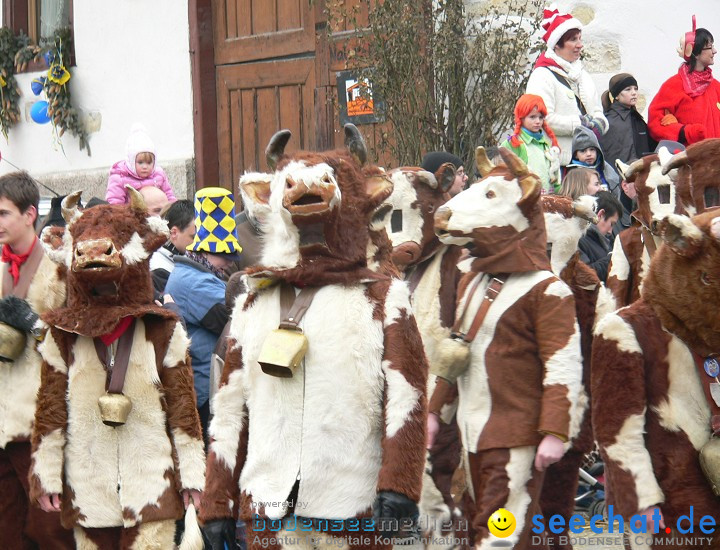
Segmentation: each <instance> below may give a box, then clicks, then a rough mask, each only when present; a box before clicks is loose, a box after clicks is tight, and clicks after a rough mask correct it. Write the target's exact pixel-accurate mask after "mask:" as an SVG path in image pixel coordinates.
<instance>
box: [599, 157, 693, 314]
mask: <svg viewBox="0 0 720 550" xmlns="http://www.w3.org/2000/svg"><path fill="white" fill-rule="evenodd" d="M678 145H679V144H678ZM681 147H682V146H681ZM671 157H672V154H671V153H670V152H669V151H668V149H667V148H666V147H663V146H661V147H659V148H658V153H657V154H653V155H647V156H645V157H643V158H641V159H638V160H636V161H635V162H633V163H632V164H630V165H629V166H628V165H627V164H624V163H623V162H622V161H618V162H617V167H618V170H619V171H620V172H621V173H622V176H623V179H625V180H626V181H628V182H632V183H634V184H635V190H636V192H637V199H636V200H637V208H636V210H635V211H634V212H633V213H632V217H633V218H634V219H635V220H636V224H635V225H632V226H630V227H628V228H627V229H626V230H624V231H622V232H621V233H620V234H618V236H617V237H615V244H614V246H613V251H612V256H611V258H610V265H609V266H608V278H607V288H608V289H609V290H610V291H611V292H612V296H613V297H614V299H615V308H613V309H616V308H620V307H624V306H626V305H629V304H631V303H632V302H634V301H635V300H637V299H638V298H640V290H641V288H642V282H643V279H644V278H645V275H646V274H647V270H648V268H649V267H650V260H651V259H652V257H653V254H654V253H655V250H656V249H657V247H658V246H660V243H661V239H660V235H659V234H658V231H657V226H658V223H659V222H660V221H661V220H662V219H663V218H664V217H665V216H667V215H668V214H672V213H676V214H682V213H684V212H685V210H684V206H683V204H682V201H681V200H679V199H680V197H679V196H678V194H677V193H676V189H675V184H674V182H673V180H672V178H671V175H670V174H663V173H662V166H663V164H664V163H666V162H668V161H669V160H670V158H671ZM673 175H674V174H673Z"/></svg>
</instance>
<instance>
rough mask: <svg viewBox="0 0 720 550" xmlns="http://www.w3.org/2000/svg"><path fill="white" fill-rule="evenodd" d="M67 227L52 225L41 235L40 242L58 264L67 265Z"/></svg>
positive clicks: (49, 256)
mask: <svg viewBox="0 0 720 550" xmlns="http://www.w3.org/2000/svg"><path fill="white" fill-rule="evenodd" d="M65 231H68V229H67V228H66V227H62V226H55V225H50V226H48V227H46V228H45V229H43V230H42V232H41V233H40V242H41V243H42V247H43V250H45V254H47V256H48V258H50V259H51V260H52V261H53V262H55V263H56V264H61V265H66V263H67V262H66V258H67V254H66V252H67V250H66V248H65V238H64V237H65Z"/></svg>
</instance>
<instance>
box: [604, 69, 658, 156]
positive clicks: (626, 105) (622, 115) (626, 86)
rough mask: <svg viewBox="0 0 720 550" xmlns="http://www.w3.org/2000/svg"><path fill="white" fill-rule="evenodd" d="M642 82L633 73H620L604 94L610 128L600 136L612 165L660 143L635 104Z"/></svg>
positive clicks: (614, 77)
mask: <svg viewBox="0 0 720 550" xmlns="http://www.w3.org/2000/svg"><path fill="white" fill-rule="evenodd" d="M637 99H638V84H637V80H635V77H633V75H631V74H628V73H620V74H616V75H615V76H613V77H612V78H611V79H610V82H609V83H608V89H607V90H605V92H604V93H603V95H602V104H603V109H605V117H606V118H607V119H608V123H609V124H610V127H609V128H608V131H607V133H606V134H605V135H603V136H602V137H601V138H600V146H601V147H602V150H603V151H604V152H605V160H606V161H607V163H608V164H609V165H610V166H615V161H616V160H617V159H620V160H621V161H623V162H624V163H626V164H630V163H631V162H632V161H633V160H635V159H639V158H641V157H643V156H644V155H647V154H650V153H652V152H653V150H654V149H655V146H656V145H657V144H656V143H655V140H653V139H652V138H651V137H650V134H649V133H648V125H647V123H646V122H645V119H643V117H642V115H641V114H640V113H638V112H637V109H636V108H635V106H636V105H637Z"/></svg>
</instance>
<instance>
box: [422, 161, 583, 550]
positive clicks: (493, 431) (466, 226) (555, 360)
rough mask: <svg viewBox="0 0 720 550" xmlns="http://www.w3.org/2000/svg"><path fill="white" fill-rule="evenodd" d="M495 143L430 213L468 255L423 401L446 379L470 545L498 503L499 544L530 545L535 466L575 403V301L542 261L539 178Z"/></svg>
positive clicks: (557, 452)
mask: <svg viewBox="0 0 720 550" xmlns="http://www.w3.org/2000/svg"><path fill="white" fill-rule="evenodd" d="M500 154H501V156H502V158H503V160H504V161H505V164H506V166H498V167H496V168H494V169H493V170H491V171H490V173H489V175H488V176H487V177H485V178H484V179H483V180H481V181H480V182H478V183H476V184H474V185H472V186H471V187H470V188H469V189H468V190H466V191H464V192H462V193H460V194H459V195H457V196H456V197H454V198H452V199H451V200H450V201H448V202H447V203H446V204H445V205H444V206H442V207H440V208H439V209H438V210H437V212H436V213H435V231H436V232H437V234H438V235H439V237H440V240H441V241H442V242H444V243H447V244H456V245H460V246H468V248H469V249H470V257H469V258H467V259H465V260H461V261H460V264H459V268H460V269H461V271H463V272H464V276H463V277H462V279H461V280H460V283H459V285H458V294H457V295H458V306H457V312H456V322H455V324H454V326H453V331H454V333H455V338H453V339H449V340H446V341H445V342H444V346H443V349H444V353H445V354H446V355H447V356H454V357H455V358H456V360H455V361H454V362H451V361H448V362H447V363H446V365H447V368H446V369H445V372H444V373H443V380H442V381H441V382H439V383H438V385H437V386H436V388H435V390H434V392H433V396H432V399H431V403H430V412H431V413H438V412H439V411H440V410H441V407H442V405H443V404H445V403H446V402H447V399H446V395H447V394H448V393H450V391H451V388H452V385H451V382H453V381H455V380H457V389H458V391H459V403H458V413H457V419H458V426H459V427H460V434H461V437H462V442H463V447H464V448H465V450H466V451H467V453H468V454H467V461H466V473H467V474H468V478H469V482H468V486H469V490H470V491H471V496H472V498H473V500H474V504H475V514H474V517H473V519H472V527H473V529H474V531H475V546H476V548H478V549H480V550H486V549H488V548H491V547H494V546H496V542H497V541H496V540H493V537H492V536H491V535H490V533H489V530H488V521H489V520H490V517H491V515H492V514H493V513H494V512H495V511H496V510H497V509H499V508H505V509H507V510H509V511H510V512H511V513H512V514H513V515H514V517H515V521H516V528H515V531H514V532H513V533H512V534H511V535H510V536H508V537H507V538H506V539H505V543H504V544H503V545H504V546H514V547H515V548H518V549H525V548H530V518H531V517H532V515H534V514H536V513H539V508H538V497H539V494H540V490H541V488H542V483H543V475H544V470H545V469H547V467H548V466H549V465H550V464H552V463H554V462H557V461H558V460H560V458H561V457H562V456H563V454H564V452H565V450H566V447H567V442H568V441H569V440H571V439H572V438H573V437H574V436H575V435H576V434H577V432H578V430H579V426H580V422H581V420H582V413H583V409H584V405H585V400H584V398H583V394H584V392H583V388H582V381H581V378H582V359H581V354H580V332H579V329H578V323H577V320H576V316H575V301H574V299H573V295H572V291H571V290H570V289H569V288H568V286H567V285H566V284H565V283H563V282H562V281H561V280H560V279H559V278H558V277H557V276H556V275H554V274H553V273H552V271H551V270H550V262H549V261H548V257H547V252H546V235H545V223H544V220H543V213H542V210H541V207H540V203H539V198H540V189H541V185H540V181H539V179H538V177H537V176H536V175H534V174H532V173H531V172H529V170H528V169H527V166H525V164H524V163H523V162H522V161H521V160H520V159H518V157H517V156H516V155H515V154H514V153H512V152H511V151H510V150H507V149H500ZM429 427H430V428H432V426H429ZM429 431H430V432H431V436H432V431H431V430H429ZM534 547H541V548H544V547H545V545H544V544H543V545H541V546H534Z"/></svg>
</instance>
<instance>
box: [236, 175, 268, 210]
mask: <svg viewBox="0 0 720 550" xmlns="http://www.w3.org/2000/svg"><path fill="white" fill-rule="evenodd" d="M240 191H241V193H242V194H243V198H245V197H247V198H248V199H249V200H251V201H253V202H254V203H256V204H262V205H269V204H270V180H269V179H266V180H261V179H254V180H245V181H243V180H242V179H241V180H240Z"/></svg>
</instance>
